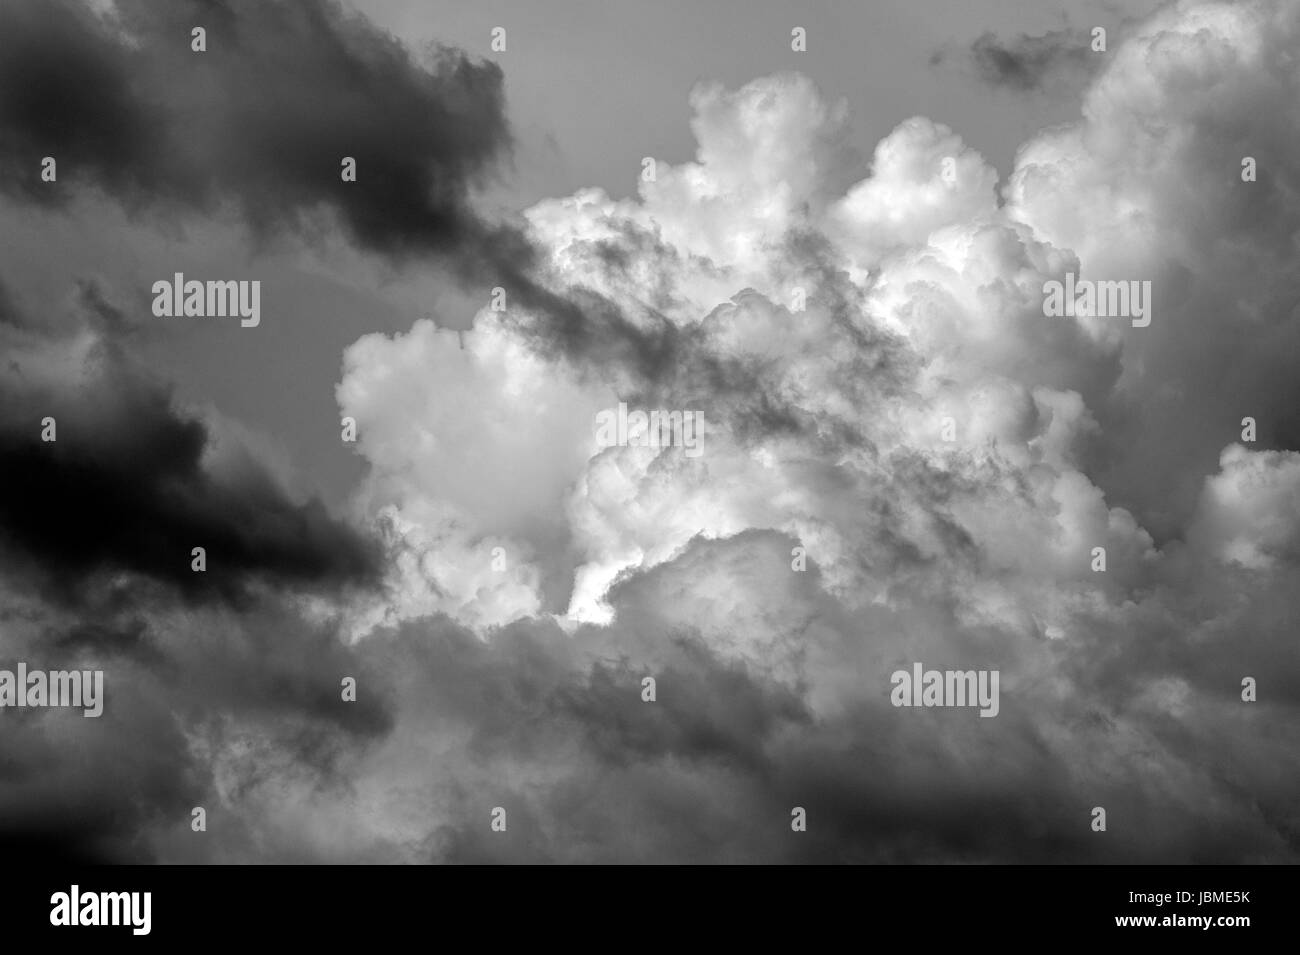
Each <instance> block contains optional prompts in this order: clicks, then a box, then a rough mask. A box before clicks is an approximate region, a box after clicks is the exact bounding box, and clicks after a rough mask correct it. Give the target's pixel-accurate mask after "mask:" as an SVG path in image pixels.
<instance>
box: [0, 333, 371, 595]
mask: <svg viewBox="0 0 1300 955" xmlns="http://www.w3.org/2000/svg"><path fill="white" fill-rule="evenodd" d="M13 334H17V333H13ZM40 364H41V362H40V361H39V360H37V359H33V358H31V357H30V356H28V357H26V358H25V359H24V358H23V357H20V356H17V355H11V357H10V358H9V362H8V368H7V371H6V373H5V374H4V375H3V376H0V461H3V462H4V467H2V468H0V553H3V554H5V555H7V557H8V558H9V561H10V562H12V563H11V566H10V567H9V569H10V570H17V569H24V568H25V569H26V570H28V571H30V572H32V573H34V575H35V576H36V578H37V579H38V580H40V581H41V582H42V583H43V584H44V585H46V586H48V587H50V588H51V589H52V591H54V592H57V593H59V594H60V595H61V597H62V598H63V599H65V600H72V599H74V598H75V596H76V594H77V593H78V592H79V585H80V584H81V582H82V581H83V580H85V579H87V578H89V577H91V576H92V575H95V574H96V573H97V572H109V573H113V572H119V571H132V572H135V573H139V574H143V575H145V576H147V577H150V578H152V579H154V580H156V581H160V582H164V583H167V584H170V585H173V586H175V587H177V588H179V589H180V590H181V591H183V592H184V593H185V594H186V595H188V596H191V597H196V598H199V597H205V598H210V597H217V596H220V597H224V598H227V599H234V598H236V597H238V596H239V595H240V594H241V593H243V592H244V591H245V589H246V588H247V587H248V585H250V584H252V583H254V582H263V583H268V584H273V585H306V586H331V587H332V586H338V585H342V584H346V583H356V584H360V585H367V584H370V583H372V582H373V581H374V580H375V579H376V575H377V572H378V561H379V557H378V553H377V552H376V550H375V548H374V546H373V545H372V543H371V542H369V541H368V540H366V539H365V538H363V537H362V536H361V535H359V534H358V533H357V532H355V531H353V530H352V529H350V528H348V527H345V526H343V525H342V524H339V523H338V522H336V521H335V520H334V519H333V518H331V517H330V516H329V514H328V513H327V512H326V511H325V509H324V507H323V506H322V505H321V504H320V503H319V501H316V500H312V501H309V502H307V503H305V504H299V503H296V502H294V501H292V500H290V499H289V498H288V497H287V496H286V494H285V493H284V492H283V491H282V490H281V489H280V487H279V486H278V485H277V484H276V483H275V481H274V479H273V478H272V477H271V476H270V475H269V474H268V473H267V472H266V471H265V469H264V468H263V467H262V466H261V465H260V464H259V463H258V462H256V461H255V460H253V459H252V458H251V457H250V456H247V455H245V456H244V458H243V459H241V460H239V461H238V462H237V466H235V467H232V468H228V469H227V471H228V472H229V473H225V474H223V475H221V476H217V475H214V474H213V473H211V472H210V470H209V469H208V468H207V467H206V466H205V461H204V456H205V454H206V453H207V451H208V449H209V443H210V440H211V436H210V434H209V432H208V429H207V427H206V426H205V425H204V424H203V423H202V422H200V421H198V420H196V419H193V418H189V417H186V416H185V415H184V414H182V413H181V412H179V411H178V410H177V409H176V408H175V407H174V406H173V404H172V401H171V397H170V394H169V393H168V392H167V391H165V390H164V389H162V388H161V387H160V386H158V385H156V384H154V383H152V382H150V381H148V380H146V379H145V378H143V377H142V376H141V375H140V374H139V373H138V372H136V371H134V370H132V369H131V368H130V367H129V366H128V365H126V364H124V363H123V362H122V361H121V359H120V357H119V356H118V354H117V349H116V347H115V346H113V345H112V344H111V343H101V344H100V345H98V346H97V347H96V350H95V352H94V353H93V356H92V358H91V359H90V361H89V365H90V367H89V368H87V369H86V374H85V375H84V376H83V378H82V380H80V381H77V382H68V383H64V384H59V385H55V384H52V383H50V382H45V381H39V380H37V379H36V378H34V377H32V376H31V375H29V373H28V370H27V369H28V367H29V365H30V366H32V367H35V366H39V365H40ZM46 417H50V418H53V419H54V421H55V427H56V429H57V430H56V440H55V441H49V442H47V441H44V440H42V430H43V426H42V421H43V419H45V418H46ZM195 547H203V548H205V550H206V558H207V567H208V569H207V571H206V572H203V573H197V572H194V571H193V570H192V569H191V566H190V565H191V551H192V549H193V548H195Z"/></svg>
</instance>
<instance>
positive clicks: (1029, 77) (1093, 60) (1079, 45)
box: [931, 29, 1102, 92]
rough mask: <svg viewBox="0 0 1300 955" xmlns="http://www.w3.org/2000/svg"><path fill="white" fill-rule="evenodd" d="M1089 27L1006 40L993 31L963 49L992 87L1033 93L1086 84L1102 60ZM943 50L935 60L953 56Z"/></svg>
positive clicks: (1023, 34) (942, 60)
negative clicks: (1094, 49) (1094, 48)
mask: <svg viewBox="0 0 1300 955" xmlns="http://www.w3.org/2000/svg"><path fill="white" fill-rule="evenodd" d="M1091 43H1092V35H1091V31H1090V30H1079V29H1064V30H1051V31H1049V32H1047V33H1044V34H1041V35H1039V36H1031V35H1029V34H1026V33H1021V34H1019V35H1017V36H1015V37H1012V38H1010V39H1003V38H1001V37H999V36H998V35H997V34H995V33H993V32H992V31H988V32H985V33H982V34H980V35H979V36H978V37H976V38H975V41H974V42H973V43H972V44H971V45H970V49H969V50H965V51H963V57H964V58H965V59H966V60H967V61H968V63H969V65H970V67H971V68H972V70H973V71H974V73H975V75H976V76H977V77H978V78H979V79H980V80H981V81H982V82H984V83H986V84H988V85H989V86H993V87H1001V88H1004V89H1010V90H1014V91H1016V92H1030V91H1037V90H1042V89H1045V88H1048V87H1061V86H1065V85H1067V84H1068V85H1072V86H1074V87H1076V88H1078V87H1081V86H1083V85H1084V84H1085V83H1086V82H1087V81H1088V78H1089V77H1090V75H1091V74H1093V73H1094V72H1096V71H1097V70H1098V69H1099V68H1100V65H1101V63H1102V60H1101V59H1100V58H1099V57H1098V55H1097V54H1096V53H1094V52H1093V50H1092V47H1091ZM953 56H954V54H953V53H952V51H948V50H942V51H939V52H937V53H936V54H935V55H934V56H933V57H932V58H931V62H932V63H942V62H944V61H945V60H947V59H950V58H953Z"/></svg>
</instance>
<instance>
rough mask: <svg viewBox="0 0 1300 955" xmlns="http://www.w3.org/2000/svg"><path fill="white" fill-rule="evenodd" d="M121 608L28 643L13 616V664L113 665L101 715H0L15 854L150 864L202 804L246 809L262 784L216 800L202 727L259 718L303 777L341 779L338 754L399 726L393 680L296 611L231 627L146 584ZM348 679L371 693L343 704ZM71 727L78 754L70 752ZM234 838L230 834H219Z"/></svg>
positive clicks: (7, 821) (33, 634)
mask: <svg viewBox="0 0 1300 955" xmlns="http://www.w3.org/2000/svg"><path fill="white" fill-rule="evenodd" d="M121 602H123V601H121V600H120V599H118V598H116V597H115V598H114V600H113V601H109V602H105V603H100V604H97V605H95V606H93V607H88V608H85V613H84V617H83V618H82V619H81V620H80V621H79V622H76V623H73V624H72V625H70V626H67V627H65V628H64V629H63V631H62V632H60V629H59V628H58V627H45V628H37V629H36V630H29V631H27V633H28V636H27V637H26V638H24V637H23V636H22V634H21V632H19V633H15V629H16V628H15V627H14V626H13V621H12V620H11V621H8V624H9V625H8V626H6V628H5V629H6V631H7V633H6V634H5V636H6V640H5V644H4V646H5V653H4V657H3V661H2V663H3V665H4V666H11V665H12V662H13V659H22V660H25V661H27V663H28V665H29V666H30V667H34V668H47V669H56V668H99V669H102V670H103V671H104V707H103V714H102V716H100V717H99V718H96V719H85V718H84V717H82V715H81V714H80V713H79V712H76V711H75V710H74V711H67V710H58V711H46V712H38V711H34V710H23V711H13V710H6V711H3V712H2V713H0V719H2V720H3V721H4V723H5V726H6V729H5V732H4V734H3V735H0V820H2V822H0V850H3V851H6V852H9V853H10V854H11V857H19V858H29V859H41V860H42V861H44V862H65V861H66V862H77V861H84V862H99V863H124V862H150V861H155V860H156V851H155V847H156V842H155V841H153V840H152V839H151V838H150V837H158V838H163V837H164V836H165V835H166V834H169V833H186V834H188V833H189V832H190V829H189V825H190V820H191V816H190V810H191V809H192V808H193V807H195V806H203V807H205V808H206V809H207V811H208V813H209V818H210V820H213V821H212V822H211V823H210V825H211V827H212V828H213V829H214V830H215V829H217V828H218V825H219V820H220V818H221V814H222V813H223V812H224V811H225V810H224V809H223V806H222V803H223V802H224V801H225V800H226V799H229V800H230V801H231V802H232V803H233V804H234V805H235V806H238V805H239V801H240V796H241V789H242V788H244V787H246V786H248V785H250V784H251V782H252V781H253V780H249V779H243V778H235V779H233V780H230V781H229V782H230V785H229V786H228V787H227V788H225V790H224V795H223V796H218V793H217V782H216V780H215V779H214V775H215V772H216V770H215V769H214V766H213V765H212V763H211V762H209V761H208V759H207V758H206V757H205V755H204V754H203V753H202V752H201V751H196V750H195V748H194V747H193V746H192V745H191V739H190V734H193V733H195V732H201V733H208V734H210V737H209V738H215V739H218V740H220V739H223V738H225V735H226V734H227V733H230V734H231V735H235V736H238V734H239V733H240V732H242V731H243V730H245V729H247V728H250V727H256V728H257V730H256V732H257V734H258V737H259V739H260V741H261V745H262V746H264V747H265V748H266V749H267V751H274V752H276V753H278V754H280V755H281V756H282V757H283V758H284V760H285V761H286V762H287V763H288V764H290V765H292V766H293V767H294V768H295V772H297V773H301V774H311V775H312V776H314V777H315V778H317V779H318V780H320V783H321V785H329V786H332V787H335V788H338V787H340V786H346V781H345V780H341V779H340V778H339V775H338V764H339V761H340V760H341V759H342V758H344V757H345V756H346V754H347V753H349V752H352V751H354V750H356V749H357V748H359V747H363V746H365V745H366V744H367V743H368V742H370V741H372V740H374V739H376V738H378V737H382V736H384V735H385V734H387V733H388V732H389V731H390V730H391V729H392V727H393V717H392V715H391V714H390V712H389V710H388V708H387V706H386V705H385V703H384V702H383V701H384V699H385V695H384V693H383V692H382V689H381V688H382V686H383V683H384V681H383V679H382V678H381V677H380V676H379V675H378V674H376V673H375V672H374V670H373V668H372V667H370V666H369V665H368V664H367V662H366V661H365V660H363V659H361V658H360V656H359V655H358V653H357V652H356V651H355V650H353V649H350V648H347V647H344V646H343V645H342V644H341V643H340V642H339V641H338V640H337V639H336V637H335V635H334V634H333V633H331V632H329V631H328V630H324V629H320V628H315V627H311V626H308V625H305V624H304V623H303V622H302V621H301V620H300V619H299V617H298V615H297V613H296V611H294V610H293V609H292V608H291V607H287V606H281V605H279V604H277V603H276V602H274V601H266V600H263V601H258V602H256V603H252V604H250V605H249V606H246V607H245V608H244V611H243V612H242V613H241V615H240V616H239V618H238V620H237V621H236V620H230V619H223V617H222V616H221V615H220V614H219V613H212V612H210V611H207V610H203V611H200V612H199V615H198V616H196V615H195V614H193V613H191V612H183V613H176V612H174V611H173V610H172V609H171V608H169V606H168V603H167V602H166V600H165V599H162V598H161V597H160V595H158V594H153V593H149V592H147V591H144V590H142V589H140V588H136V589H134V590H133V591H131V593H130V594H129V595H128V596H127V598H126V600H125V603H126V606H124V607H116V608H115V607H114V606H113V604H114V603H121ZM103 618H108V619H109V622H107V623H102V622H100V621H101V619H103ZM345 676H351V677H354V678H355V679H356V680H357V681H358V684H359V685H360V686H361V687H362V688H363V689H362V691H361V692H360V693H359V694H358V696H357V699H356V700H355V701H344V700H343V699H342V694H341V680H342V678H343V677H345ZM69 724H70V725H69ZM74 737H75V738H76V739H77V740H78V741H79V746H80V751H81V752H82V754H83V755H82V756H81V757H80V758H78V759H77V760H68V759H66V758H65V753H64V750H65V748H66V746H67V744H68V740H69V739H70V738H74ZM265 772H268V773H270V772H272V770H271V769H269V768H268V769H265ZM230 841H231V840H230V839H229V838H228V834H227V837H223V840H222V844H223V845H226V844H228V843H229V842H230Z"/></svg>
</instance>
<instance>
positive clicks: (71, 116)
mask: <svg viewBox="0 0 1300 955" xmlns="http://www.w3.org/2000/svg"><path fill="white" fill-rule="evenodd" d="M196 26H201V27H203V28H204V29H206V31H207V52H205V53H196V52H193V51H192V50H191V48H190V31H191V29H192V28H193V27H196ZM0 128H3V130H4V136H3V138H0V189H4V190H5V191H7V192H9V193H11V194H16V195H19V196H21V197H23V198H24V199H26V200H28V201H32V202H38V203H58V202H61V201H64V197H65V196H66V193H65V192H63V191H62V190H51V189H49V188H47V187H46V185H45V184H43V183H42V182H41V181H40V171H41V170H40V165H39V160H40V157H42V156H53V157H55V158H56V159H57V160H58V163H59V167H58V168H59V177H60V182H74V183H86V184H90V185H94V186H97V187H99V188H101V189H103V190H105V191H106V192H108V193H109V194H110V195H112V196H114V197H115V198H118V199H120V200H121V201H123V202H124V203H126V204H128V205H129V206H131V207H133V208H140V209H148V210H150V211H154V212H163V213H166V211H167V210H169V209H181V210H187V211H193V212H196V213H210V212H213V211H216V210H218V209H220V208H221V207H222V206H223V205H224V204H227V203H230V204H233V205H234V206H235V207H237V209H238V211H239V213H240V214H241V215H242V216H243V217H244V218H245V219H246V220H247V221H248V222H249V223H251V224H252V225H253V226H254V227H256V228H258V229H261V230H266V229H275V228H295V229H308V228H315V227H317V226H318V225H319V223H318V222H317V219H316V217H315V214H316V213H318V212H319V211H320V210H321V209H330V210H333V211H334V212H336V213H337V214H338V216H339V217H340V218H341V220H342V222H343V223H344V225H345V227H346V228H347V229H348V231H349V232H350V233H351V235H352V236H353V237H354V238H355V239H356V241H358V242H359V243H361V244H362V245H363V246H364V247H366V248H369V249H373V250H375V251H378V252H382V253H385V254H394V255H397V254H400V255H409V254H414V253H427V252H430V251H434V252H442V253H448V252H452V251H456V250H457V249H458V246H459V244H460V243H461V242H463V241H466V240H467V239H468V240H470V241H473V242H477V241H479V238H480V236H481V234H482V231H483V227H482V226H481V225H480V224H479V223H478V222H477V220H476V218H475V217H474V215H473V213H472V212H471V211H470V209H469V205H468V198H469V191H470V189H471V188H472V187H473V186H474V185H475V184H476V183H478V182H480V181H481V178H482V177H483V176H485V175H487V174H489V173H490V171H491V168H492V164H493V163H494V162H495V161H496V160H497V159H498V158H500V157H501V156H502V155H503V153H504V152H505V151H506V150H507V148H508V144H509V134H508V129H507V125H506V121H505V118H504V112H503V102H502V74H501V70H500V68H499V67H498V66H496V65H495V64H492V63H487V62H477V63H476V62H472V61H471V60H470V59H469V58H468V57H467V56H466V55H465V54H463V53H461V52H459V51H456V50H451V49H446V48H441V49H437V50H433V51H430V54H429V59H428V62H427V63H419V62H416V61H415V60H414V59H413V58H412V56H411V54H410V53H409V52H408V51H407V49H406V48H405V47H404V46H402V45H401V44H400V43H399V42H398V41H397V40H395V39H394V38H392V37H391V36H388V35H386V34H384V33H383V32H381V31H380V30H378V29H376V28H375V27H374V26H373V25H371V24H370V23H369V22H368V21H366V20H365V19H363V18H361V17H359V16H356V15H354V14H350V13H347V12H345V11H344V10H343V9H342V8H341V7H340V6H339V5H338V4H336V3H333V2H313V3H286V2H269V3H263V2H255V0H231V2H222V0H179V2H174V3H153V2H148V0H125V2H123V3H120V4H118V5H117V6H116V8H115V12H114V14H112V15H99V14H96V13H94V12H92V11H91V10H89V9H88V8H86V7H85V6H83V5H81V4H78V3H75V2H72V0H53V2H49V3H46V2H41V0H11V2H6V3H5V4H3V5H2V6H0ZM345 156H351V157H354V158H355V159H356V160H357V169H358V173H357V183H355V184H354V183H344V182H342V181H341V179H340V172H341V166H340V163H341V160H342V159H343V157H345Z"/></svg>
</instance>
